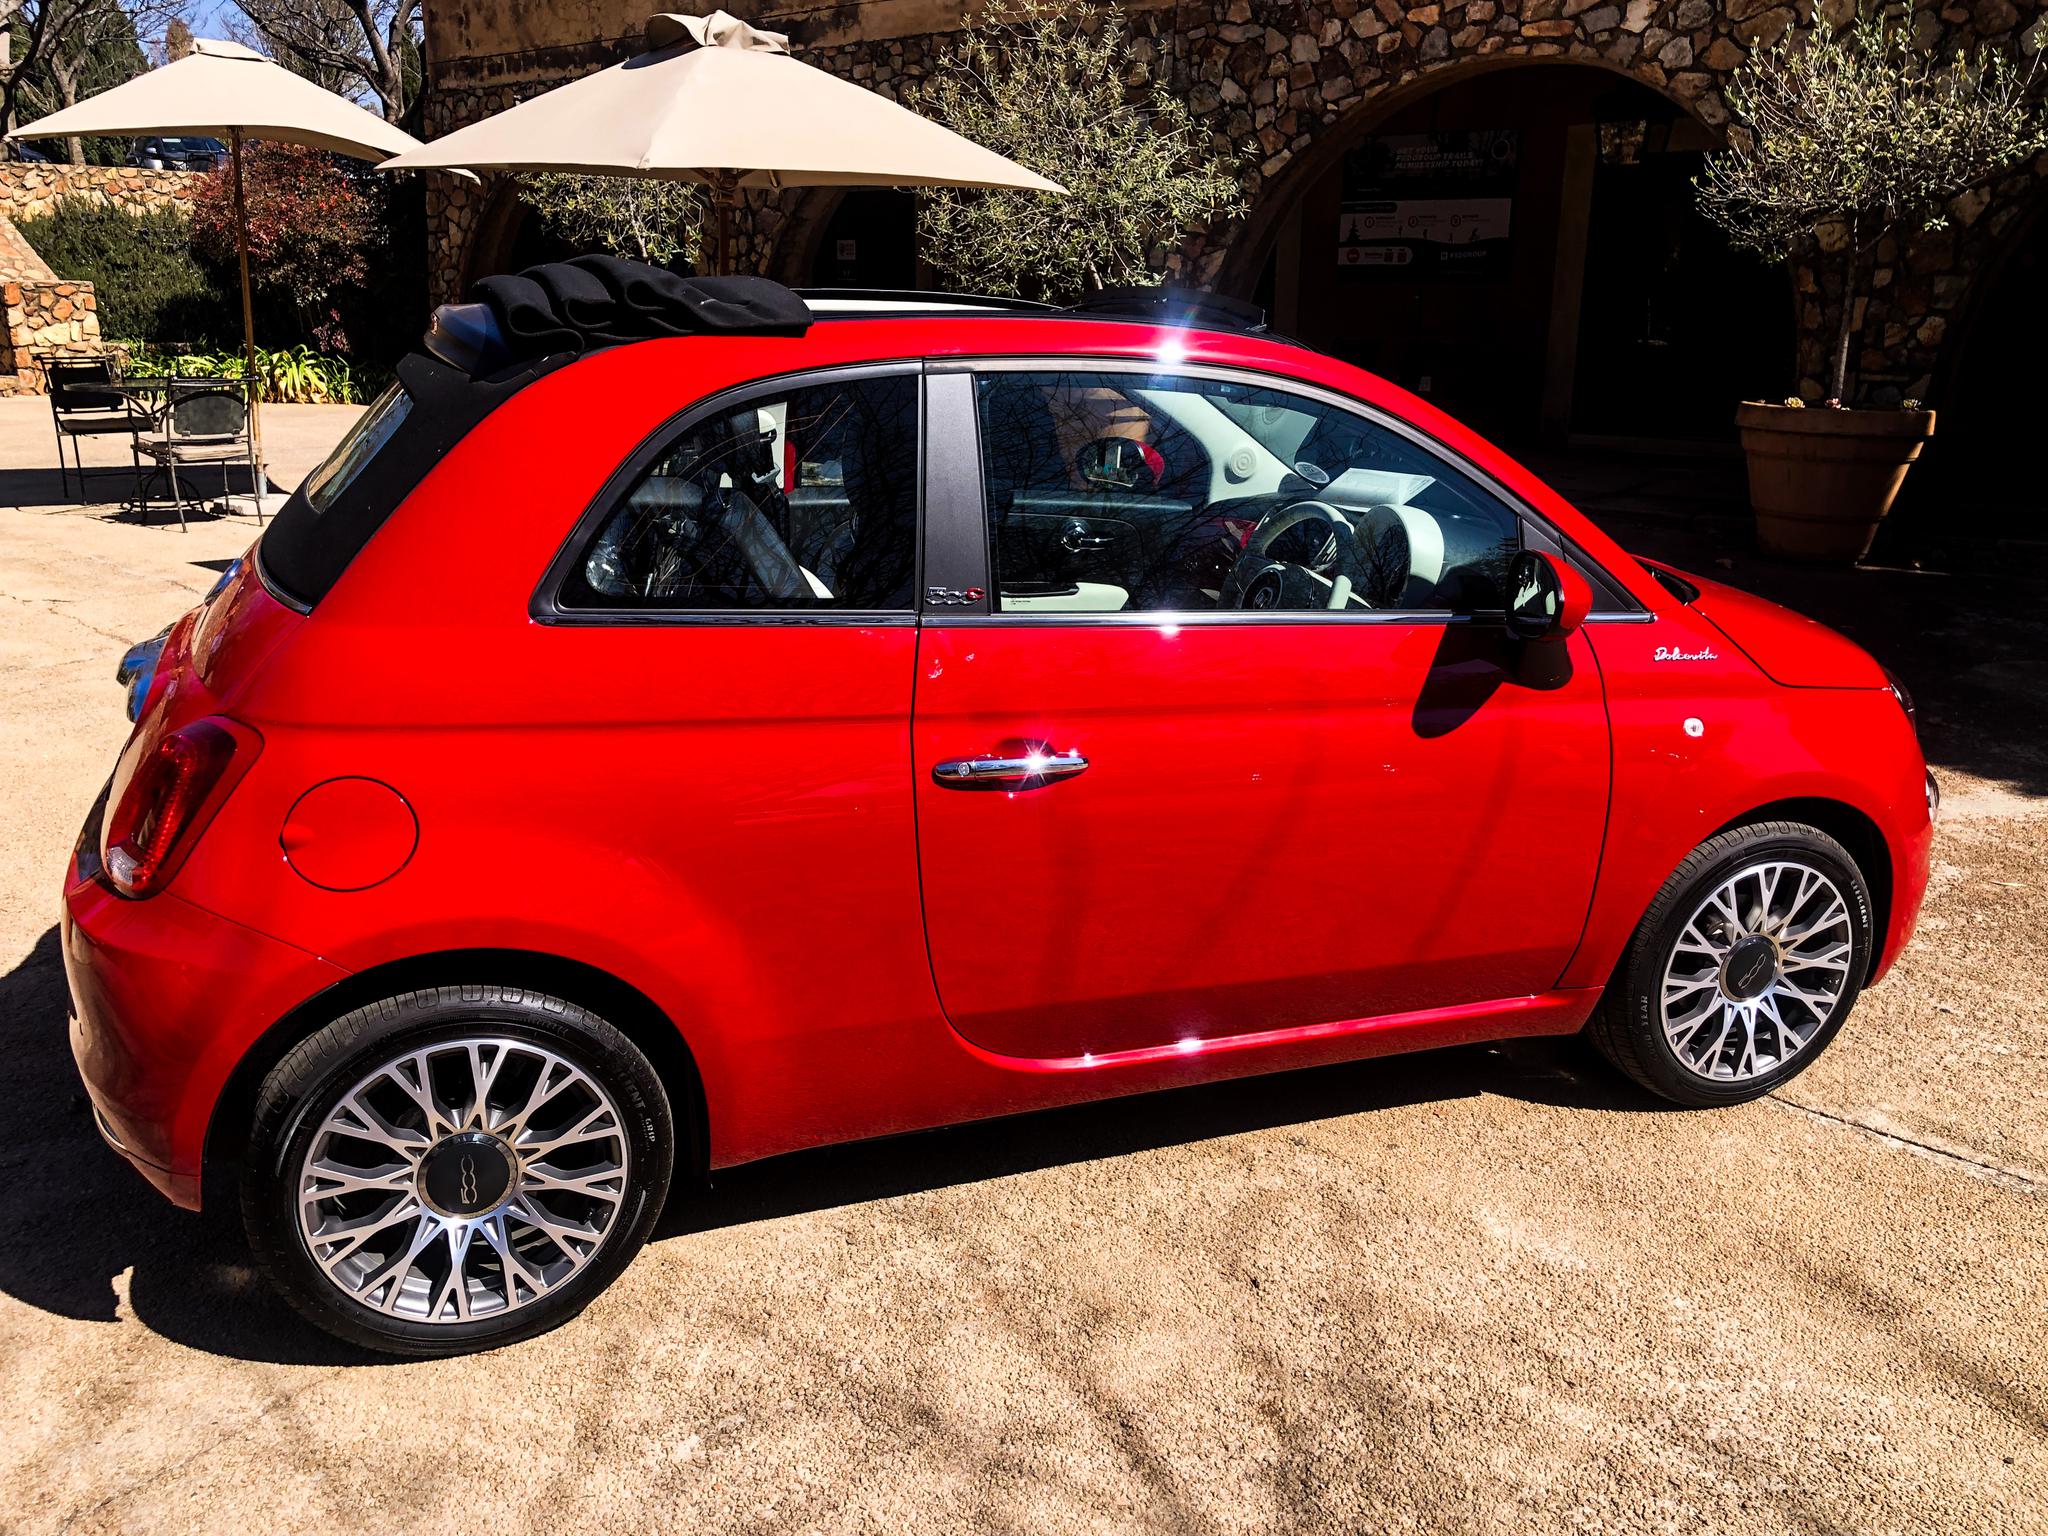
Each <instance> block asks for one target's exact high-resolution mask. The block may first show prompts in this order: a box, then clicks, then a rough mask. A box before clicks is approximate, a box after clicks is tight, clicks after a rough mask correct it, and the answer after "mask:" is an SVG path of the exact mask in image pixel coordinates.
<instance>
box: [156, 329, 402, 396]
mask: <svg viewBox="0 0 2048 1536" xmlns="http://www.w3.org/2000/svg"><path fill="white" fill-rule="evenodd" d="M243 372H244V369H243V364H242V354H241V351H240V350H239V349H236V350H234V351H220V352H172V351H165V350H162V349H159V348H156V347H151V346H146V345H142V344H139V343H130V344H128V362H127V365H126V366H125V367H124V368H123V369H122V376H123V377H125V378H129V379H160V378H172V379H193V378H203V379H239V378H241V377H242V376H243ZM256 376H257V377H258V378H259V379H261V380H262V381H263V387H262V389H261V390H260V391H258V398H259V399H261V400H265V401H268V402H269V403H271V404H273V405H354V404H356V403H357V402H359V401H360V400H361V399H362V395H361V392H360V391H359V390H358V388H357V385H356V377H355V373H354V371H353V370H351V369H350V367H349V365H348V360H347V359H346V358H340V357H327V356H323V355H322V354H320V353H318V352H315V351H314V350H313V349H312V348H311V347H306V346H298V347H280V348H277V349H276V350H274V351H273V350H271V349H269V348H267V347H258V348H257V349H256Z"/></svg>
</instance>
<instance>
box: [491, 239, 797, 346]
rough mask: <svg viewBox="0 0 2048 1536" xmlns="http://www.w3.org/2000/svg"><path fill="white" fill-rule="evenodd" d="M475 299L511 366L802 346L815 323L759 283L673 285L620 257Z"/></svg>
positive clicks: (517, 280) (547, 272) (529, 278)
mask: <svg viewBox="0 0 2048 1536" xmlns="http://www.w3.org/2000/svg"><path fill="white" fill-rule="evenodd" d="M471 291H472V292H473V294H474V295H475V297H476V298H477V299H478V300H479V301H481V302H482V303H484V304H487V305H489V306H490V309H491V312H492V314H493V315H495V316H496V317H497V321H498V327H499V330H500V332H501V333H502V337H503V340H504V343H505V344H506V346H507V347H508V348H509V349H510V351H511V354H512V356H513V357H515V358H524V357H546V356H550V355H552V354H554V353H557V352H587V351H589V350H591V349H592V348H594V347H603V346H610V345H612V344H614V343H616V342H622V341H640V340H644V339H645V338H647V337H649V336H700V335H705V334H709V333H722V334H726V335H753V336H800V335H802V334H803V333H804V331H805V330H806V329H808V328H809V326H810V323H811V310H810V306H809V305H807V304H806V303H804V301H803V300H802V299H800V298H798V297H797V296H796V295H795V294H794V293H792V292H790V290H789V289H787V288H785V287H783V286H782V284H780V283H777V282H771V281H770V280H769V279H767V278H765V277H678V276H677V275H676V274H675V273H673V272H668V271H664V270H663V269H662V268H660V267H650V266H648V265H646V264H645V263H643V262H638V261H626V260H624V259H622V258H620V257H617V256H578V257H575V258H574V259H573V260H570V261H551V262H548V263H546V264H545V265H543V266H538V267H528V268H527V269H526V270H525V271H524V272H519V273H513V274H506V275H502V276H497V277H486V278H483V279H481V280H480V281H478V282H477V283H476V284H475V286H474V288H473V289H472V290H471Z"/></svg>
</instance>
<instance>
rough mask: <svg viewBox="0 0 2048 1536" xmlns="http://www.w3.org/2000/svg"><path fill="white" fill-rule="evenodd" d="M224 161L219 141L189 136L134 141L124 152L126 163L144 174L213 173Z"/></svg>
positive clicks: (222, 148) (222, 147)
mask: <svg viewBox="0 0 2048 1536" xmlns="http://www.w3.org/2000/svg"><path fill="white" fill-rule="evenodd" d="M227 158H228V147H227V145H225V144H223V143H221V141H220V140H219V139H209V138H203V137H196V136H192V135H183V136H173V135H159V136H157V137H154V138H147V139H137V140H136V141H135V145H134V147H133V148H132V149H130V150H129V151H128V163H129V164H130V165H133V166H139V167H141V168H142V169H143V170H148V171H217V170H219V169H220V168H221V166H223V165H225V164H226V163H227Z"/></svg>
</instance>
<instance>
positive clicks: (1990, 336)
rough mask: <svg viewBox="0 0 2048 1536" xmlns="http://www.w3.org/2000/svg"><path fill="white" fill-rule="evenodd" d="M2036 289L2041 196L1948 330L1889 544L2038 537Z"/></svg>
mask: <svg viewBox="0 0 2048 1536" xmlns="http://www.w3.org/2000/svg"><path fill="white" fill-rule="evenodd" d="M2044 291H2048V197H2037V198H2036V200H2035V203H2034V206H2033V207H2032V208H2031V209H2030V210H2029V211H2028V212H2027V214H2026V215H2025V216H2024V217H2022V218H2021V219H2020V221H2019V222H2018V223H2017V224H2016V225H2015V226H2014V227H2013V228H2012V229H2011V230H2010V231H2009V232H2008V233H2007V235H2006V238H2005V240H2004V242H2003V244H2002V245H2001V246H2000V247H1999V248H1998V250H1997V251H1996V253H1995V254H1994V255H1993V257H1992V259H1991V260H1990V262H1989V263H1987V266H1986V269H1985V272H1984V275H1983V276H1982V278H1980V279H1979V280H1978V282H1977V283H1976V284H1975V285H1974V287H1973V288H1972V290H1971V292H1970V296H1969V300H1968V304H1967V307H1966V308H1965V309H1964V310H1963V312H1962V314H1960V315H1959V316H1958V317H1957V319H1956V321H1955V322H1954V325H1953V329H1952V330H1951V332H1950V341H1949V345H1948V347H1947V348H1946V349H1945V351H1944V354H1943V356H1942V360H1941V370H1940V372H1939V373H1937V374H1936V376H1935V380H1934V392H1933V399H1932V401H1931V403H1932V404H1933V405H1934V406H1935V408H1936V411H1937V415H1936V418H1935V431H1934V437H1933V439H1932V440H1931V441H1930V442H1929V443H1928V445H1927V448H1926V450H1925V451H1924V452H1923V453H1922V455H1921V463H1920V464H1919V466H1918V467H1916V468H1915V469H1914V471H1913V472H1912V473H1911V474H1910V475H1908V476H1907V477H1906V489H1905V494H1904V496H1903V497H1902V499H1901V505H1900V507H1899V509H1898V512H1897V513H1896V514H1895V517H1894V521H1895V522H1897V523H1898V524H1901V525H1903V526H1901V527H1900V528H1899V529H1898V530H1897V533H1898V536H1900V537H1904V538H1907V539H1909V540H1910V541H1911V542H1913V543H1915V544H1918V543H1921V542H1923V541H1925V540H1928V539H1935V540H1938V539H1943V538H1947V537H1968V538H1979V537H1992V538H2026V539H2038V538H2039V537H2040V536H2041V534H2040V530H2041V525H2042V519H2043V518H2044V516H2048V488H2044V486H2043V482H2042V479H2041V472H2040V461H2039V459H2038V457H2037V456H2036V454H2035V453H2034V451H2033V434H2034V433H2035V431H2037V430H2038V427H2037V421H2038V418H2039V416H2040V408H2039V405H2038V403H2037V401H2036V398H2035V395H2034V392H2033V390H2032V389H2031V388H2029V387H2027V383H2026V381H2028V380H2030V379H2031V378H2032V377H2033V375H2034V374H2035V373H2036V372H2037V371H2038V370H2039V368H2040V363H2041V359H2042V358H2043V357H2044V356H2048V310H2044V308H2043V306H2042V304H2041V294H2042V293H2043V292H2044Z"/></svg>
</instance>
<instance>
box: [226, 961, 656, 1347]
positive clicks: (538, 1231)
mask: <svg viewBox="0 0 2048 1536" xmlns="http://www.w3.org/2000/svg"><path fill="white" fill-rule="evenodd" d="M674 1143H675V1137H674V1130H673V1125H672V1122H671V1118H670V1113H669V1106H668V1102H667V1099H666V1097H665V1096H664V1095H663V1093H662V1090H661V1084H660V1081H659V1079H658V1078H657V1077H656V1075H655V1072H654V1069H653V1067H652V1066H651V1065H650V1064H649V1063H648V1061H647V1058H646V1057H645V1056H644V1055H642V1054H641V1052H640V1051H639V1050H638V1049H637V1048H636V1047H635V1046H634V1045H633V1043H632V1042H631V1041H630V1040H628V1039H627V1038H626V1037H625V1036H624V1035H622V1034H621V1033H620V1032H619V1031H618V1030H616V1029H614V1028H613V1027H612V1026H611V1025H610V1024H608V1023H606V1022H605V1021H604V1020H603V1019H600V1018H598V1017H597V1016H596V1015H595V1014H592V1013H589V1012H587V1011H586V1010H584V1009H581V1008H578V1007H576V1006H575V1005H574V1004H572V1003H567V1002H564V1001H562V1000H561V999H559V998H553V997H547V996H544V995H542V994H538V993H533V992H528V991H525V990H523V989H520V988H515V987H490V986H469V987H442V988H439V989H436V990H433V991H423V992H414V993H408V994H406V995H404V996H401V997H394V998H389V999H386V1000H384V1001H382V1002H378V1003H374V1004H371V1005H370V1006H368V1007H365V1008H359V1009H357V1010H356V1011H355V1012H353V1013H350V1014H347V1015H345V1016H343V1017H342V1018H340V1019H337V1020H335V1021H334V1022H333V1023H332V1024H329V1025H328V1026H327V1027H326V1028H324V1029H322V1030H320V1031H319V1032H318V1033H317V1034H315V1035H313V1036H312V1037H311V1038H309V1039H308V1040H306V1041H305V1042H304V1043H303V1044H301V1045H300V1046H299V1047H298V1048H297V1049H296V1050H294V1051H293V1052H292V1053H291V1054H290V1055H289V1056H287V1057H285V1059H284V1060H283V1061H282V1062H280V1063H279V1064H278V1065H277V1067H276V1068H275V1069H274V1070H273V1071H272V1072H271V1074H270V1076H269V1077H268V1078H267V1079H266V1080H265V1082H264V1085H263V1088H262V1090H261V1092H260V1093H259V1095H258V1098H257V1105H256V1123H255V1130H254V1133H253V1135H252V1138H251V1145H250V1149H249V1156H248V1158H247V1160H246V1162H245V1168H246V1170H247V1171H246V1173H245V1175H244V1180H243V1191H242V1208H243V1218H244V1222H245V1225H246V1226H247V1228H248V1234H249V1242H250V1245H251V1247H252V1248H253V1249H254V1250H255V1252H256V1256H257V1258H258V1260H259V1261H260V1262H261V1263H262V1265H263V1267H264V1269H265V1270H266V1272H267V1273H268V1274H269V1275H270V1277H271V1279H272V1280H273V1281H274V1282H275V1283H276V1284H277V1285H278V1287H279V1288H280V1289H281V1290H282V1291H283V1292H284V1293H285V1295H286V1296H287V1297H288V1298H289V1299H290V1300H291V1302H292V1304H293V1305H294V1306H295V1307H297V1308H298V1309H299V1311H300V1312H302V1313H303V1314H305V1316H307V1317H308V1318H310V1319H311V1320H312V1321H313V1322H315V1323H317V1324H319V1325H320V1326H321V1327H322V1328H325V1329H327V1330H328V1331H329V1332H331V1333H334V1334H337V1335H339V1336H340V1337H342V1338H345V1339H348V1340H350V1341H351V1342H353V1343H357V1344H361V1345H364V1346H365V1347H368V1348H371V1349H378V1350H385V1351H389V1352H392V1353H398V1354H409V1355H444V1354H460V1353H463V1352H466V1351H469V1350H475V1349H482V1348H489V1347H492V1346H495V1345H498V1344H505V1343H510V1342H512V1341H513V1340H516V1339H522V1338H527V1337H530V1336H532V1335H533V1334H536V1333H541V1332H544V1331H546V1330H547V1329H549V1328H553V1327H555V1326H556V1325H557V1324H559V1323H562V1322H565V1321H567V1320H568V1319H569V1318H571V1317H573V1316H574V1315H575V1314H576V1313H577V1312H579V1311H581V1310H582V1309H583V1307H584V1306H585V1305H587V1304H588V1303H589V1301H590V1300H591V1298H592V1297H594V1296H596V1295H597V1294H598V1292H600V1291H601V1290H603V1289H604V1288H605V1286H607V1285H609V1284H610V1283H611V1281H612V1280H613V1279H614V1278H615V1277H616V1276H617V1275H618V1274H619V1272H620V1271H621V1270H623V1269H624V1268H625V1266H626V1265H627V1263H628V1262H630V1260H631V1259H632V1257H633V1255H634V1254H635V1253H636V1252H637V1251H638V1250H639V1248H640V1247H641V1245H642V1244H643V1243H645V1241H646V1240H647V1234H648V1232H649V1230H650V1229H651V1228H652V1227H653V1225H654V1221H655V1219H656V1217H658V1216H659V1215H660V1212H661V1204H662V1199H663V1197H664V1195H665V1194H666V1192H667V1189H668V1182H669V1175H670V1172H671V1169H672V1167H673V1163H674Z"/></svg>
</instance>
